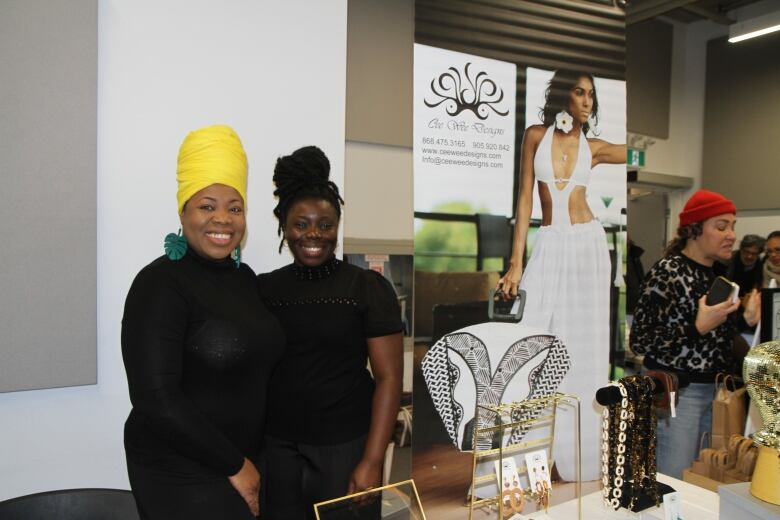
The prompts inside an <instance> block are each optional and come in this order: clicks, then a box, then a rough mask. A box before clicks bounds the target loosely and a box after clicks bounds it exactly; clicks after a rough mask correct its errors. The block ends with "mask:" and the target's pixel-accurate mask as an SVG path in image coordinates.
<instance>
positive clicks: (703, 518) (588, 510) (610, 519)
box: [510, 473, 736, 520]
mask: <svg viewBox="0 0 780 520" xmlns="http://www.w3.org/2000/svg"><path fill="white" fill-rule="evenodd" d="M658 481H659V482H663V483H664V484H668V485H670V486H672V487H673V488H674V489H675V490H676V491H677V493H678V494H679V496H680V501H681V502H682V517H683V518H684V519H685V520H718V518H719V516H718V515H719V512H718V511H719V502H718V494H717V493H713V492H712V491H708V490H706V489H703V488H700V487H698V486H694V485H693V484H688V483H687V482H683V481H682V480H677V479H675V478H671V477H667V476H666V475H661V474H660V473H659V474H658ZM553 493H555V489H554V488H553ZM582 518H583V520H618V519H632V520H656V519H660V520H664V508H663V504H661V506H660V507H654V508H651V509H646V510H645V511H642V512H641V513H632V512H631V511H628V510H626V509H619V510H618V511H613V510H611V509H607V508H606V507H605V506H604V503H603V502H602V495H601V491H596V492H594V493H590V494H588V495H585V496H583V497H582ZM531 519H533V520H576V519H577V500H576V499H574V500H569V501H568V502H564V503H562V504H558V505H556V506H553V507H551V508H550V509H549V510H548V511H547V513H543V512H540V513H531V514H527V515H515V516H513V517H512V518H511V519H510V520H531ZM728 520H736V519H728Z"/></svg>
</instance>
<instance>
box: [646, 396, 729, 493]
mask: <svg viewBox="0 0 780 520" xmlns="http://www.w3.org/2000/svg"><path fill="white" fill-rule="evenodd" d="M679 395H680V402H679V404H678V405H677V410H676V411H677V417H675V418H672V417H671V414H670V413H669V411H667V410H664V411H659V412H658V429H657V440H658V447H657V451H656V457H657V465H658V472H659V473H663V474H665V475H669V476H670V477H674V478H677V479H682V472H683V470H684V469H685V468H690V467H691V462H692V461H693V459H695V458H696V457H698V456H699V440H700V439H701V435H702V433H704V432H708V431H710V429H711V428H712V399H713V398H714V397H715V384H714V383H691V384H690V385H689V386H687V387H686V388H683V389H681V390H679Z"/></svg>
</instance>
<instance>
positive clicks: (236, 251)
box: [230, 245, 241, 269]
mask: <svg viewBox="0 0 780 520" xmlns="http://www.w3.org/2000/svg"><path fill="white" fill-rule="evenodd" d="M230 258H232V259H233V261H234V262H235V263H236V269H238V268H239V266H241V246H240V245H238V246H236V248H235V249H234V250H233V251H232V252H231V253H230Z"/></svg>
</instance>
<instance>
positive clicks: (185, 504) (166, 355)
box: [122, 126, 284, 520]
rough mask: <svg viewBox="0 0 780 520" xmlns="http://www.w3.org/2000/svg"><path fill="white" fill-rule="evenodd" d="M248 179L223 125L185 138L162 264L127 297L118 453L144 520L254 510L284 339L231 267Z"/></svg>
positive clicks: (248, 273) (236, 516)
mask: <svg viewBox="0 0 780 520" xmlns="http://www.w3.org/2000/svg"><path fill="white" fill-rule="evenodd" d="M246 177H247V161H246V155H245V154H244V149H243V147H242V145H241V141H240V140H239V138H238V136H237V135H236V134H235V132H234V131H233V130H232V129H231V128H230V127H227V126H211V127H207V128H202V129H200V130H196V131H194V132H191V133H190V134H189V135H188V136H187V137H186V138H185V139H184V142H183V143H182V145H181V149H180V150H179V159H178V166H177V173H176V179H177V181H178V185H179V189H178V192H177V199H178V212H179V220H180V221H181V229H180V235H179V236H177V235H175V234H173V233H172V234H170V235H168V237H166V239H165V251H166V254H165V255H163V256H161V257H159V258H158V259H156V260H154V261H153V262H152V263H150V264H149V265H147V266H146V267H144V268H143V269H142V270H141V272H140V273H138V275H137V276H136V277H135V280H134V281H133V284H132V286H131V287H130V292H129V293H128V295H127V300H126V302H125V310H124V316H123V317H122V357H123V359H124V364H125V370H126V372H127V383H128V386H129V389H130V401H131V403H132V405H133V409H132V411H131V412H130V416H129V417H128V418H127V422H126V423H125V452H126V454H127V471H128V475H129V477H130V486H131V488H132V490H133V495H134V496H135V500H136V504H137V505H138V511H139V513H140V516H141V518H142V519H144V520H147V519H152V520H158V519H159V520H177V519H182V520H183V519H187V520H214V519H216V518H219V519H225V520H243V519H251V518H254V517H255V516H257V514H258V512H259V504H258V501H259V487H260V474H259V473H258V470H257V467H256V464H257V463H258V456H259V451H260V446H261V444H262V439H263V432H264V420H265V404H266V387H267V384H268V379H269V377H270V374H271V370H272V368H273V366H274V364H275V363H276V361H277V360H278V359H279V358H280V357H281V355H282V351H283V349H284V334H283V332H282V329H281V327H280V326H279V323H278V322H277V321H276V318H274V316H273V315H272V314H271V313H270V312H268V310H267V309H266V308H265V306H264V305H263V303H262V301H261V300H260V297H259V295H258V294H257V285H256V283H255V275H254V273H253V272H252V270H251V269H250V268H249V267H248V266H247V265H246V264H242V263H241V262H240V244H241V240H242V238H243V237H244V232H245V229H246V219H245V216H244V209H245V204H246ZM141 202H143V201H141ZM139 211H143V207H142V204H141V206H139ZM181 232H183V236H182V235H181Z"/></svg>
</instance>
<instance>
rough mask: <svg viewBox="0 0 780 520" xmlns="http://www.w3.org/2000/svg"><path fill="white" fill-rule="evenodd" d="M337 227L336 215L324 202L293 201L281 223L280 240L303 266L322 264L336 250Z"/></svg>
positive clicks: (337, 216) (337, 217)
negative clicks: (282, 225)
mask: <svg viewBox="0 0 780 520" xmlns="http://www.w3.org/2000/svg"><path fill="white" fill-rule="evenodd" d="M338 227H339V215H338V213H337V211H336V208H334V207H333V205H332V204H331V203H330V202H328V201H327V200H325V199H319V198H306V199H301V200H299V201H296V202H295V203H294V204H293V205H292V206H291V207H290V210H289V211H288V212H287V216H286V218H285V223H284V238H285V240H286V241H287V246H288V247H289V248H290V252H291V253H292V255H293V258H295V262H296V263H298V264H300V265H305V266H307V267H316V266H318V265H322V264H323V263H324V262H325V261H326V260H328V259H329V258H330V257H331V256H333V254H334V252H335V250H336V244H337V243H338V238H339V237H338Z"/></svg>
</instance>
